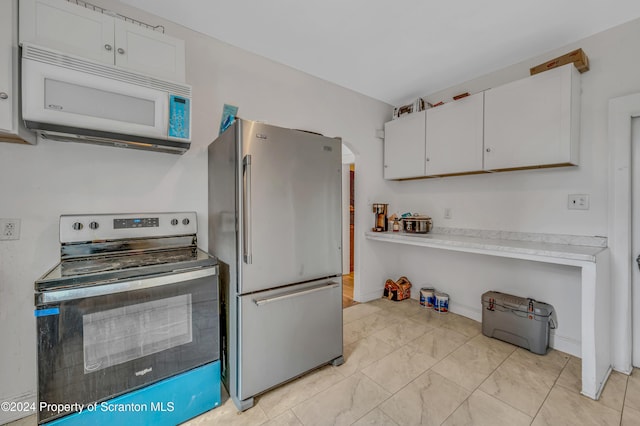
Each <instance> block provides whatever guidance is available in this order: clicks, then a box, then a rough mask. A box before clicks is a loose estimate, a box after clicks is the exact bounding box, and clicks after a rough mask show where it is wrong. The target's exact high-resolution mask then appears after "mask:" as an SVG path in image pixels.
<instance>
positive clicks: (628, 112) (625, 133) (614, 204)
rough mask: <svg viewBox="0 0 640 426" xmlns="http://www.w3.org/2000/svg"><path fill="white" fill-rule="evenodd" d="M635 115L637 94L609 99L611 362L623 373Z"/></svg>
mask: <svg viewBox="0 0 640 426" xmlns="http://www.w3.org/2000/svg"><path fill="white" fill-rule="evenodd" d="M635 117H640V93H636V94H633V95H627V96H621V97H618V98H614V99H611V100H610V101H609V134H608V141H609V194H610V195H609V196H610V199H609V206H608V216H609V217H608V234H609V235H608V240H609V250H610V253H611V257H610V260H611V277H610V280H611V282H610V284H611V303H612V309H611V312H612V318H611V348H612V349H611V361H612V364H613V368H614V369H615V370H617V371H620V372H622V373H625V374H630V373H631V371H632V369H633V367H632V355H633V354H632V351H633V341H632V325H633V322H632V318H633V317H632V304H631V302H632V300H631V286H632V275H631V268H633V266H634V265H633V261H634V260H633V254H632V247H631V242H632V237H631V230H632V229H631V196H632V193H631V125H632V123H631V121H632V119H633V118H635ZM614 307H615V308H614Z"/></svg>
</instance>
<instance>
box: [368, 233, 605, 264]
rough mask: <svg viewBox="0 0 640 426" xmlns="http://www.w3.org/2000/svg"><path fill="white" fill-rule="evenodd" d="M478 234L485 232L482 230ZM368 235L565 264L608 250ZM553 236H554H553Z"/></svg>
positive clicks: (469, 238)
mask: <svg viewBox="0 0 640 426" xmlns="http://www.w3.org/2000/svg"><path fill="white" fill-rule="evenodd" d="M477 234H478V235H482V234H481V233H479V232H478V233H477ZM531 235H535V234H531ZM540 235H544V234H540ZM365 236H366V238H367V239H369V240H374V241H385V242H391V243H398V244H408V245H415V246H422V247H431V248H439V249H445V250H455V251H464V252H471V253H481V254H488V255H494V256H504V257H513V258H521V259H528V260H537V261H543V262H544V261H546V262H550V263H563V264H573V263H574V261H580V262H595V261H596V255H597V254H598V253H600V252H602V251H604V250H607V247H606V246H604V247H602V246H590V245H573V244H561V243H557V242H542V241H528V240H517V239H501V238H488V237H483V236H469V235H455V234H452V233H439V232H430V233H428V234H407V233H403V232H372V231H369V232H366V233H365ZM598 238H600V237H598ZM549 239H551V240H553V238H549Z"/></svg>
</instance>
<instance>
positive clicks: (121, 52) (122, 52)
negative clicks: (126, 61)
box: [118, 47, 124, 55]
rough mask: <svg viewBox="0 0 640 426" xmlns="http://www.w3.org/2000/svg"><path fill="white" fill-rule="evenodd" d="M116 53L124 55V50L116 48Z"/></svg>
mask: <svg viewBox="0 0 640 426" xmlns="http://www.w3.org/2000/svg"><path fill="white" fill-rule="evenodd" d="M118 53H119V54H121V55H124V49H123V48H122V47H118Z"/></svg>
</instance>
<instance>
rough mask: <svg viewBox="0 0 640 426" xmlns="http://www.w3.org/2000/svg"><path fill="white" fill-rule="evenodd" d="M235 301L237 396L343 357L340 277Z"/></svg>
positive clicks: (267, 387) (258, 390) (255, 392)
mask: <svg viewBox="0 0 640 426" xmlns="http://www.w3.org/2000/svg"><path fill="white" fill-rule="evenodd" d="M239 299H240V300H239V306H240V310H239V318H240V323H239V332H240V333H239V340H240V341H239V347H240V348H241V350H240V352H239V353H240V355H239V356H240V358H241V359H240V370H239V377H238V380H239V387H238V396H239V399H241V400H245V399H248V398H251V397H253V396H254V395H256V394H259V393H261V392H263V391H265V390H267V389H269V388H271V387H273V386H276V385H278V384H280V383H282V382H285V381H287V380H289V379H291V378H294V377H296V376H298V375H300V374H302V373H304V372H306V371H308V370H311V369H313V368H315V367H317V366H320V365H322V364H326V363H329V362H331V361H332V360H334V359H335V358H338V357H341V356H342V278H341V277H335V278H332V279H326V280H322V281H314V282H310V283H306V284H300V285H295V286H289V287H286V288H283V289H278V290H272V291H264V292H259V293H254V294H249V295H245V296H241V297H240V298H239Z"/></svg>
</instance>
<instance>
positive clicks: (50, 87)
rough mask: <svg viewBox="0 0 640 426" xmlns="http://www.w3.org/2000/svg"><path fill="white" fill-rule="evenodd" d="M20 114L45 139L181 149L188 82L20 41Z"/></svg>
mask: <svg viewBox="0 0 640 426" xmlns="http://www.w3.org/2000/svg"><path fill="white" fill-rule="evenodd" d="M22 118H23V120H24V121H25V125H26V126H27V127H28V128H29V129H31V130H33V131H35V132H37V133H38V134H40V135H41V136H42V137H44V138H48V139H53V140H63V141H73V142H87V143H97V144H102V145H113V146H119V147H126V148H134V149H145V150H152V151H162V152H169V153H175V154H182V153H184V152H185V151H186V150H187V149H189V146H190V143H191V86H188V85H185V84H180V83H175V82H170V81H163V80H160V79H157V78H155V77H150V76H147V75H143V74H138V73H135V72H131V71H128V70H125V69H122V68H118V67H115V66H111V65H105V64H101V63H99V62H93V61H89V60H86V59H83V58H79V57H77V56H71V55H67V54H64V53H61V52H57V51H54V50H51V49H46V48H42V47H40V46H35V45H32V44H27V43H24V44H23V46H22Z"/></svg>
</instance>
